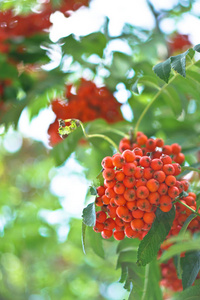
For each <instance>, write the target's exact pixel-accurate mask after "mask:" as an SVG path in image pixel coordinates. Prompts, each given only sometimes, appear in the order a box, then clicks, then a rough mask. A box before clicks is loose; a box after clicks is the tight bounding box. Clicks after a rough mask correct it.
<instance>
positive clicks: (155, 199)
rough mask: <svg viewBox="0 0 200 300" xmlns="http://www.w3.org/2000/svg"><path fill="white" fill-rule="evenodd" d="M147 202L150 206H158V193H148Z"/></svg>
mask: <svg viewBox="0 0 200 300" xmlns="http://www.w3.org/2000/svg"><path fill="white" fill-rule="evenodd" d="M148 200H149V202H150V203H151V204H152V205H158V204H159V201H160V195H159V193H158V192H153V193H149V197H148Z"/></svg>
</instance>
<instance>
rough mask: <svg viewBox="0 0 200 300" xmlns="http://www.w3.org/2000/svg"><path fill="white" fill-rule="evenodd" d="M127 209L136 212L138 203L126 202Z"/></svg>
mask: <svg viewBox="0 0 200 300" xmlns="http://www.w3.org/2000/svg"><path fill="white" fill-rule="evenodd" d="M126 207H127V208H128V209H129V210H130V211H133V210H136V209H137V202H136V201H127V202H126Z"/></svg>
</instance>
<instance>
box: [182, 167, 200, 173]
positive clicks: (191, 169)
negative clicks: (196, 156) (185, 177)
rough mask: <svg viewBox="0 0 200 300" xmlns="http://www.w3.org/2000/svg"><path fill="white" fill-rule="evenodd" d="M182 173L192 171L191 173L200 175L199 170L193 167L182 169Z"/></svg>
mask: <svg viewBox="0 0 200 300" xmlns="http://www.w3.org/2000/svg"><path fill="white" fill-rule="evenodd" d="M182 171H193V172H198V173H200V169H197V168H193V167H187V166H185V167H182Z"/></svg>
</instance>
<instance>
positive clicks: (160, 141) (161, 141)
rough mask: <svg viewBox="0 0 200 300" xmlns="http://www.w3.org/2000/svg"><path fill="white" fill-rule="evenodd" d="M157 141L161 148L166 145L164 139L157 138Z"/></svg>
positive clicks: (157, 145)
mask: <svg viewBox="0 0 200 300" xmlns="http://www.w3.org/2000/svg"><path fill="white" fill-rule="evenodd" d="M155 141H156V147H160V148H162V147H163V146H164V141H163V139H159V138H158V139H156V140H155Z"/></svg>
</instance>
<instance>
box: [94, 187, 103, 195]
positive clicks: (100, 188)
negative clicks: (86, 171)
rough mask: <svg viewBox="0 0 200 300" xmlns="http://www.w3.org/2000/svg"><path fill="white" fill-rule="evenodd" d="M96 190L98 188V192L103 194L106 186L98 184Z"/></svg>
mask: <svg viewBox="0 0 200 300" xmlns="http://www.w3.org/2000/svg"><path fill="white" fill-rule="evenodd" d="M96 190H97V194H98V195H99V196H103V195H104V193H105V187H104V186H98V187H97V188H96Z"/></svg>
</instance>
